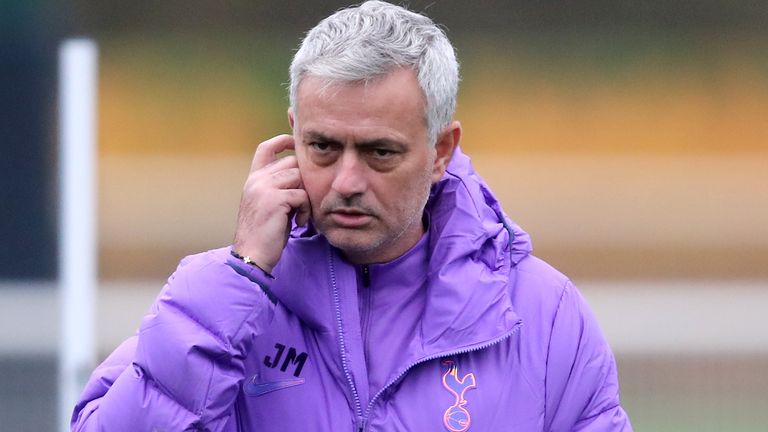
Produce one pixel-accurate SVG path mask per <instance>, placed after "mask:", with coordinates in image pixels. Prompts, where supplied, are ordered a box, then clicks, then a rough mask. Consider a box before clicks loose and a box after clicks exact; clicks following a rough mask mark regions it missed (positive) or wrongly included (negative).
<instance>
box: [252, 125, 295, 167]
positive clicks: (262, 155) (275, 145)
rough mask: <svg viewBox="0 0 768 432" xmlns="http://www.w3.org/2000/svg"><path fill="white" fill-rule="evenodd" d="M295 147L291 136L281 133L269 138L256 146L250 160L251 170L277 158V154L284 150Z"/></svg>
mask: <svg viewBox="0 0 768 432" xmlns="http://www.w3.org/2000/svg"><path fill="white" fill-rule="evenodd" d="M294 148H295V146H294V142H293V136H291V135H287V134H283V135H278V136H276V137H273V138H270V139H268V140H266V141H264V142H263V143H261V144H259V146H258V147H256V152H255V153H254V154H253V161H251V171H255V170H257V169H259V168H262V167H265V166H267V165H269V164H270V163H272V162H274V161H275V160H276V159H277V155H278V154H279V153H280V152H283V151H285V150H293V149H294Z"/></svg>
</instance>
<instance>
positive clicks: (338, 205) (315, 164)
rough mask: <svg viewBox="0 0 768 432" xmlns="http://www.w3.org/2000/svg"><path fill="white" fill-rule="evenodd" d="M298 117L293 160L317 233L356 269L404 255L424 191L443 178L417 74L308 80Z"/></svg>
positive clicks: (417, 233)
mask: <svg viewBox="0 0 768 432" xmlns="http://www.w3.org/2000/svg"><path fill="white" fill-rule="evenodd" d="M296 111H297V112H296V117H295V118H294V117H293V116H292V114H291V122H292V125H293V127H294V130H293V135H294V138H295V141H296V156H297V158H298V162H299V170H300V172H301V177H302V181H303V183H304V188H305V189H306V191H307V194H308V195H309V201H310V204H311V206H312V220H313V223H314V225H315V226H316V227H317V229H318V230H319V231H320V232H321V233H323V234H324V235H325V236H326V238H327V239H328V241H329V242H330V243H331V244H332V245H334V246H336V247H338V248H339V249H341V250H342V251H343V252H344V253H345V255H346V257H347V258H348V259H349V260H350V261H352V262H355V263H374V262H386V261H390V260H392V259H394V258H397V257H399V256H400V255H402V254H403V253H405V252H406V251H407V250H408V249H410V248H411V246H413V245H414V244H415V243H416V242H417V241H418V240H419V238H420V237H421V235H422V234H423V225H422V213H423V209H424V205H425V204H426V201H427V198H428V196H429V189H430V186H431V184H432V183H433V182H434V181H437V180H438V179H439V178H440V176H441V175H442V172H443V170H442V167H441V166H439V164H440V162H437V163H436V150H435V148H434V147H433V146H432V145H431V143H427V130H426V127H425V124H424V102H423V97H422V93H421V90H420V88H419V85H418V81H417V79H416V75H415V73H414V72H413V71H412V70H410V69H397V70H395V71H393V72H391V73H389V74H388V75H386V76H385V77H383V78H381V79H378V80H375V81H373V82H370V83H368V84H336V85H331V86H326V85H325V82H324V81H323V80H321V79H319V78H316V77H312V76H307V77H305V78H304V79H303V80H302V82H301V84H300V86H299V89H298V97H297V101H296ZM451 150H452V149H451Z"/></svg>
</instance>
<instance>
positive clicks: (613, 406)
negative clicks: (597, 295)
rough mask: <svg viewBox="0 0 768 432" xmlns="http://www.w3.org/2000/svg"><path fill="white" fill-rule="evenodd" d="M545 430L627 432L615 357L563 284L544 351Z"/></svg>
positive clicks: (571, 288)
mask: <svg viewBox="0 0 768 432" xmlns="http://www.w3.org/2000/svg"><path fill="white" fill-rule="evenodd" d="M545 387H546V399H545V403H546V410H545V419H544V421H545V425H546V427H545V430H547V431H553V432H554V431H557V432H569V431H594V432H614V431H616V432H618V431H631V430H632V426H631V425H630V422H629V418H628V417H627V415H626V413H625V412H624V410H623V409H622V408H621V405H620V403H619V383H618V376H617V371H616V361H615V359H614V357H613V353H612V352H611V349H610V347H609V346H608V343H607V341H606V340H605V337H604V336H603V333H602V331H601V330H600V327H599V326H598V324H597V320H596V318H595V316H594V315H593V313H592V311H591V310H590V309H589V306H588V305H587V304H586V301H585V300H584V298H583V297H582V296H581V294H580V293H579V292H578V290H577V289H576V287H574V286H573V285H572V284H571V282H570V281H569V282H567V283H566V285H565V289H564V290H563V293H562V296H561V298H560V304H559V305H558V309H557V313H556V315H555V318H554V322H553V324H552V332H551V334H550V341H549V349H548V354H547V378H546V386H545Z"/></svg>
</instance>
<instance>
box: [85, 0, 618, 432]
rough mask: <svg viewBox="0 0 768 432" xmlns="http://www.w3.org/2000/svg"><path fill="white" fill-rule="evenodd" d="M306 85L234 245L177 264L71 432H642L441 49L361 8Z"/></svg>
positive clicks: (307, 75) (434, 39) (305, 77)
mask: <svg viewBox="0 0 768 432" xmlns="http://www.w3.org/2000/svg"><path fill="white" fill-rule="evenodd" d="M290 73H291V88H290V102H291V108H290V109H289V112H288V115H289V121H290V124H291V127H292V129H293V135H292V136H288V135H281V136H278V137H275V138H272V139H270V140H268V141H265V142H264V143H262V144H261V145H259V147H258V148H257V150H256V153H255V155H254V158H253V164H252V166H251V171H250V174H249V176H248V179H247V181H246V183H245V187H244V190H243V196H242V201H241V204H240V212H239V217H238V226H237V229H236V233H235V241H234V244H233V245H232V247H230V248H224V249H219V250H213V251H209V252H206V253H203V254H200V255H195V256H192V257H188V258H186V259H184V260H183V261H182V263H181V265H180V266H179V268H178V269H177V271H176V273H175V274H174V275H173V276H171V278H170V279H169V281H168V284H167V285H166V286H165V287H164V288H163V290H162V292H161V294H160V296H159V297H158V299H157V300H156V302H155V303H154V305H153V306H152V309H151V311H150V313H149V314H148V315H147V316H146V317H145V318H144V320H143V322H142V324H141V327H140V329H139V331H138V334H137V335H136V336H135V337H133V338H131V339H129V340H128V341H126V342H125V343H124V344H122V345H121V346H120V347H119V348H118V349H117V350H116V351H115V352H114V353H113V354H112V355H111V356H110V357H109V358H108V359H107V360H106V361H105V362H104V363H103V364H102V365H101V366H99V368H98V369H97V370H96V371H95V372H94V375H93V376H92V377H91V380H90V382H89V384H88V385H87V387H86V389H85V391H84V394H83V397H82V400H81V402H80V403H79V404H78V405H77V407H76V409H75V413H74V416H73V420H72V429H73V430H76V431H91V430H93V431H95V430H99V431H102V430H103V431H182V430H206V431H208V430H210V431H243V432H244V431H256V430H259V431H299V430H301V431H305V430H306V431H345V430H350V431H438V430H443V431H446V430H447V431H467V430H473V431H504V430H510V431H571V430H584V431H586V430H589V431H623V430H630V425H629V421H628V420H627V417H626V415H625V414H624V411H623V410H622V408H621V406H620V405H619V399H618V384H617V378H616V368H615V362H614V359H613V356H612V354H611V352H610V349H609V347H608V345H607V344H606V342H605V340H604V338H603V336H602V334H601V332H600V330H599V328H598V326H597V324H596V322H595V319H594V317H593V316H592V314H591V313H590V312H589V310H588V308H587V306H586V305H585V303H584V301H583V299H582V298H581V296H580V295H579V293H578V292H577V291H576V289H575V288H574V287H573V285H571V283H570V282H569V281H568V279H566V278H565V277H564V276H563V275H561V274H560V273H558V272H557V271H555V270H554V269H552V268H551V267H549V266H548V265H547V264H545V263H543V262H542V261H540V260H538V259H537V258H534V257H533V256H531V255H530V251H531V247H530V242H529V238H528V236H527V235H526V234H525V233H524V232H523V231H522V230H521V229H520V228H519V227H517V226H516V225H515V224H514V223H512V222H511V221H510V220H509V218H507V216H506V215H505V214H504V213H503V211H502V210H501V208H500V206H499V203H498V202H497V201H496V199H495V198H494V197H493V195H492V193H491V191H490V190H489V189H488V187H487V185H486V184H485V183H484V182H483V181H482V180H481V179H480V177H478V176H477V174H475V173H474V172H473V170H472V167H471V165H470V163H469V159H468V158H467V157H466V156H465V155H463V154H462V153H461V152H460V150H459V149H458V143H459V139H460V137H461V127H460V125H459V123H458V122H456V121H454V120H452V116H453V112H454V107H455V98H456V93H457V87H458V66H457V63H456V59H455V56H454V51H453V48H452V46H451V44H450V43H449V42H448V40H447V38H446V37H445V35H444V33H443V32H442V31H441V30H440V29H439V28H438V27H436V26H435V25H434V24H433V23H432V22H431V21H430V20H429V19H428V18H426V17H424V16H421V15H418V14H415V13H411V12H408V11H406V10H404V9H402V8H399V7H396V6H393V5H390V4H387V3H383V2H379V1H371V2H367V3H364V4H362V5H361V6H359V7H356V8H351V9H346V10H342V11H340V12H337V13H336V14H334V15H332V16H331V17H329V18H327V19H326V20H324V21H322V22H321V23H320V24H318V25H317V26H316V27H315V28H314V29H312V30H311V31H310V32H309V33H308V34H307V37H306V38H305V40H304V41H303V42H302V45H301V48H300V49H299V51H298V52H297V53H296V56H295V58H294V60H293V63H292V64H291V70H290ZM284 150H295V155H294V156H286V157H282V158H278V156H277V155H278V154H279V153H281V152H283V151H284Z"/></svg>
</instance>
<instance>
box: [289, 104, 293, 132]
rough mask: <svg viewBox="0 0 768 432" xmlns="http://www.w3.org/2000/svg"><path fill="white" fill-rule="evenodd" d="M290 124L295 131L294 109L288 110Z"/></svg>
mask: <svg viewBox="0 0 768 432" xmlns="http://www.w3.org/2000/svg"><path fill="white" fill-rule="evenodd" d="M288 124H289V125H291V129H293V124H294V120H293V107H290V108H288Z"/></svg>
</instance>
